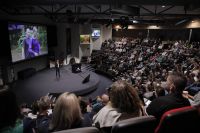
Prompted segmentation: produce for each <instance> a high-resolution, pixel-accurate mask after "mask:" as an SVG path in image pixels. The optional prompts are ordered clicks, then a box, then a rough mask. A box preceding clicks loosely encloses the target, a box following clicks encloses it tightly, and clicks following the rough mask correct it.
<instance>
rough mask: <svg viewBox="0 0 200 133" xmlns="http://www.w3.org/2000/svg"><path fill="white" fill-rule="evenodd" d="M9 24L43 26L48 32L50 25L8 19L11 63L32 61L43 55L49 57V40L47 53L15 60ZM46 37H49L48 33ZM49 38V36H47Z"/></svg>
mask: <svg viewBox="0 0 200 133" xmlns="http://www.w3.org/2000/svg"><path fill="white" fill-rule="evenodd" d="M9 24H18V25H29V26H43V27H46V34H48V32H47V28H48V26H49V25H46V24H42V23H33V22H25V21H16V20H8V21H7V30H8V42H9V47H10V63H11V64H17V63H21V62H26V61H30V60H35V59H38V58H43V57H47V56H48V54H49V46H48V42H47V44H46V45H47V53H45V54H42V55H39V56H34V57H32V58H28V59H21V60H17V61H13V58H12V51H11V43H10V37H9V36H10V33H9V29H8V26H9ZM46 37H48V35H46ZM47 40H48V38H47Z"/></svg>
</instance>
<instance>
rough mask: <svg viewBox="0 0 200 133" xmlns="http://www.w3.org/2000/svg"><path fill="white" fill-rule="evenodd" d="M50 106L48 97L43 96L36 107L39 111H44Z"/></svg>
mask: <svg viewBox="0 0 200 133" xmlns="http://www.w3.org/2000/svg"><path fill="white" fill-rule="evenodd" d="M50 104H51V100H50V99H49V97H48V96H43V97H41V98H40V100H39V101H38V107H39V111H40V112H42V111H46V110H48V109H49V108H50Z"/></svg>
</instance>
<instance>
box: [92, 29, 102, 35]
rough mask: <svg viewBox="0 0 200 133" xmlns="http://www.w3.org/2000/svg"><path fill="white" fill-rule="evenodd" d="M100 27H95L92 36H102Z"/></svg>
mask: <svg viewBox="0 0 200 133" xmlns="http://www.w3.org/2000/svg"><path fill="white" fill-rule="evenodd" d="M100 35H101V34H100V29H93V30H92V37H100Z"/></svg>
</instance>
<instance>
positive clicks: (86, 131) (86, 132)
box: [54, 127, 99, 133]
mask: <svg viewBox="0 0 200 133" xmlns="http://www.w3.org/2000/svg"><path fill="white" fill-rule="evenodd" d="M54 133H99V130H98V129H97V128H95V127H84V128H75V129H68V130H62V131H57V132H54Z"/></svg>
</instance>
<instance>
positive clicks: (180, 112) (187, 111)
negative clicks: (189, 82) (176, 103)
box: [155, 106, 200, 133]
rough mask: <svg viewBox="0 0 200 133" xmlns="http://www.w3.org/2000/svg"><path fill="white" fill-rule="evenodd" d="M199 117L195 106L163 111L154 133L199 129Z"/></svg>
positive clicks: (187, 131) (182, 132)
mask: <svg viewBox="0 0 200 133" xmlns="http://www.w3.org/2000/svg"><path fill="white" fill-rule="evenodd" d="M199 125H200V117H199V114H198V110H197V108H195V107H192V106H187V107H182V108H178V109H172V110H170V111H167V112H165V113H164V114H163V115H162V117H161V120H160V123H159V125H158V126H157V128H156V130H155V133H170V132H180V133H189V132H196V131H198V130H199V127H198V126H199Z"/></svg>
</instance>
